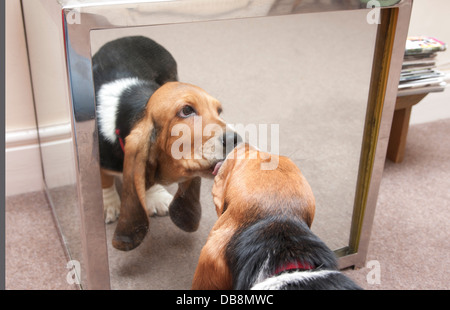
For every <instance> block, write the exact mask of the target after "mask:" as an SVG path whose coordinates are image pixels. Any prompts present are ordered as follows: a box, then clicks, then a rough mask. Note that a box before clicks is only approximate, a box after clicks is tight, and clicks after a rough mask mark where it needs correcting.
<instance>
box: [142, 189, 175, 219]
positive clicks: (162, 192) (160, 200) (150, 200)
mask: <svg viewBox="0 0 450 310" xmlns="http://www.w3.org/2000/svg"><path fill="white" fill-rule="evenodd" d="M172 199H173V196H172V195H171V194H169V192H168V191H167V190H166V189H165V188H164V187H163V186H162V185H159V184H156V185H153V186H152V187H150V188H149V189H148V190H147V192H146V193H145V200H146V209H147V214H148V215H149V216H154V215H158V216H166V215H167V214H169V205H170V203H171V202H172Z"/></svg>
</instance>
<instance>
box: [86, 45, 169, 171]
mask: <svg viewBox="0 0 450 310" xmlns="http://www.w3.org/2000/svg"><path fill="white" fill-rule="evenodd" d="M92 65H93V74H94V84H95V92H96V94H98V91H99V90H100V88H101V86H102V85H103V84H106V83H110V82H113V81H116V80H119V79H123V78H138V80H139V82H138V84H136V85H133V86H130V87H129V88H128V89H126V90H124V91H123V93H122V94H121V96H120V100H119V101H120V102H119V106H118V111H117V118H116V124H115V128H117V129H119V132H120V137H121V138H122V140H123V141H125V138H126V137H127V136H128V135H129V133H130V132H131V130H132V128H133V127H134V125H135V124H136V122H137V121H139V120H140V119H141V118H142V117H143V115H144V111H145V107H146V105H147V102H148V100H149V99H150V97H151V96H152V94H153V93H154V92H155V91H156V90H157V89H158V88H159V87H160V86H161V85H163V84H164V83H166V82H169V81H176V80H177V64H176V61H175V59H174V58H173V57H172V55H171V54H170V53H169V52H168V51H167V50H166V49H165V48H164V47H162V46H161V45H159V44H158V43H156V42H155V41H153V40H151V39H149V38H146V37H142V36H133V37H125V38H121V39H117V40H114V41H111V42H109V43H107V44H105V45H104V46H102V47H101V48H100V50H99V51H98V52H97V53H96V54H95V55H94V57H93V58H92ZM97 102H98V98H97ZM98 126H99V128H100V126H101V125H100V124H98ZM152 138H154V137H153V136H152ZM99 148H100V165H101V167H102V168H107V169H109V170H113V171H118V172H121V171H122V170H123V160H124V153H123V150H122V148H121V146H120V143H119V140H118V139H117V140H116V141H115V143H111V142H109V141H108V140H106V139H105V138H104V137H103V135H102V134H101V131H100V130H99Z"/></svg>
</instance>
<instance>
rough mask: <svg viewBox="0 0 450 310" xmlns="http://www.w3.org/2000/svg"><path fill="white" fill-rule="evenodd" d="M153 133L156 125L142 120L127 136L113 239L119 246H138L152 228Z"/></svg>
mask: <svg viewBox="0 0 450 310" xmlns="http://www.w3.org/2000/svg"><path fill="white" fill-rule="evenodd" d="M142 123H144V122H141V124H142ZM152 133H153V125H152V124H150V125H149V122H145V124H143V125H140V124H138V125H137V126H136V127H135V128H134V129H133V130H132V131H131V133H130V134H129V135H128V136H127V138H126V142H125V160H124V164H123V185H122V197H121V205H120V216H119V220H118V222H117V226H116V230H115V232H114V238H113V241H112V244H113V246H114V247H115V248H116V249H118V250H122V251H129V250H132V249H134V248H136V247H137V246H138V245H139V244H140V243H141V242H142V240H143V239H144V237H145V235H146V234H147V231H148V226H149V220H148V216H147V212H146V211H145V191H146V189H147V188H149V187H150V186H151V185H153V183H154V181H153V178H154V170H155V165H156V163H155V162H152V158H154V156H152V154H151V144H152V138H151V136H152Z"/></svg>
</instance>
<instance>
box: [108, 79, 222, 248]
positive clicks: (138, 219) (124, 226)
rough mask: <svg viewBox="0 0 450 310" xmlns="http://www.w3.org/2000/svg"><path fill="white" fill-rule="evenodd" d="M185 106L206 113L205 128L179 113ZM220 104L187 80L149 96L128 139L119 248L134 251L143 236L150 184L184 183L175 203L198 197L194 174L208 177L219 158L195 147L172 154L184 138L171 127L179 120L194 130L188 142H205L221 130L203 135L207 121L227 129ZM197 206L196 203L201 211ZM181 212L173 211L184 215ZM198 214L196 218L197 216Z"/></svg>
mask: <svg viewBox="0 0 450 310" xmlns="http://www.w3.org/2000/svg"><path fill="white" fill-rule="evenodd" d="M186 105H190V106H192V107H193V108H194V109H195V111H196V112H197V115H199V116H201V117H202V128H200V129H201V130H194V127H193V126H194V117H187V118H182V117H178V116H177V113H179V111H180V110H181V109H183V107H184V106H186ZM220 109H221V104H220V102H219V101H217V100H216V99H214V98H213V97H212V96H210V95H209V94H207V93H206V92H205V91H204V90H202V89H201V88H199V87H197V86H194V85H190V84H185V83H179V82H170V83H166V84H164V85H163V86H161V87H160V88H159V89H158V90H157V91H156V92H155V93H154V94H153V95H152V96H151V98H150V100H149V102H148V103H147V106H146V110H145V115H144V116H143V117H142V119H140V121H139V122H138V123H137V124H136V125H135V126H134V127H133V129H132V131H131V132H130V134H129V135H128V136H127V137H126V139H125V150H124V152H125V160H124V166H123V189H122V197H121V208H120V216H119V221H118V223H117V227H116V231H115V234H114V239H113V245H114V247H116V248H117V249H120V250H131V249H133V248H135V247H136V246H138V245H139V244H140V242H141V241H142V239H143V238H144V237H145V234H146V232H147V230H148V226H149V220H148V216H147V214H146V212H145V192H146V190H147V189H148V188H150V187H151V186H152V185H154V184H156V183H158V184H163V185H164V184H171V183H179V184H180V186H182V184H184V186H182V188H183V190H182V191H179V192H178V194H177V195H175V198H174V200H178V203H177V204H176V207H177V208H179V207H182V206H183V205H184V204H183V203H182V200H183V199H189V198H190V197H192V196H194V197H195V194H192V192H193V191H188V190H187V188H188V187H189V186H190V185H191V183H192V184H195V186H196V188H197V187H198V190H199V186H200V185H199V184H198V182H197V183H196V182H191V179H193V178H195V177H199V176H205V177H210V176H211V168H212V165H213V164H214V163H215V162H216V160H215V159H213V158H207V157H205V156H202V157H201V158H195V156H194V155H195V154H194V152H195V149H194V148H191V159H185V158H181V159H175V158H173V156H172V153H171V147H172V144H173V143H174V142H175V141H176V140H178V139H180V137H179V136H172V135H171V132H172V128H173V127H174V126H176V125H177V124H185V125H187V126H189V128H190V129H191V133H193V134H191V139H190V141H188V142H189V143H191V144H192V145H193V144H194V140H195V139H196V138H197V139H200V141H202V143H201V144H202V145H204V144H206V142H207V141H208V140H209V139H211V138H217V139H218V137H219V136H218V134H219V133H217V136H213V135H212V136H209V137H208V136H206V137H204V136H203V128H204V127H205V126H206V125H208V124H212V125H216V126H218V128H220V129H221V130H222V131H223V133H224V132H225V131H226V123H225V122H224V121H223V120H222V119H221V118H220V116H219V112H218V110H220ZM155 133H156V134H155ZM105 181H107V180H106V179H105ZM105 186H106V185H105ZM184 192H189V193H191V195H190V196H189V197H184V196H183V195H181V194H182V193H184ZM198 207H199V206H197V205H193V206H192V208H194V209H196V210H195V212H197V213H198V212H199V211H198V210H197V209H198ZM178 211H179V210H177V212H175V213H176V214H182V213H180V212H178ZM195 219H196V220H197V217H195ZM194 224H195V223H194ZM197 224H198V223H197ZM188 226H189V225H188ZM196 227H197V226H196V225H191V226H189V228H187V230H189V231H192V230H193V229H196Z"/></svg>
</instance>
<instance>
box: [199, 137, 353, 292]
mask: <svg viewBox="0 0 450 310" xmlns="http://www.w3.org/2000/svg"><path fill="white" fill-rule="evenodd" d="M274 157H275V158H276V159H277V161H278V166H277V167H276V168H275V169H268V170H264V169H261V167H262V165H263V164H264V163H265V162H267V161H270V160H273V158H274ZM212 195H213V201H214V204H215V207H216V212H217V215H218V220H217V221H216V223H215V225H214V226H213V228H212V230H211V232H210V234H209V236H208V239H207V242H206V244H205V246H204V247H203V249H202V251H201V253H200V257H199V260H198V265H197V269H196V271H195V275H194V279H193V283H192V288H193V289H224V290H229V289H240V290H242V289H260V290H263V289H276V290H287V289H289V290H292V289H359V287H358V286H357V285H356V284H354V283H353V282H352V281H351V280H350V279H349V278H347V277H346V276H345V275H343V274H342V273H340V272H339V271H338V269H337V260H336V258H335V255H334V253H333V252H332V251H331V250H330V249H329V248H328V247H327V246H326V245H325V243H323V242H322V241H321V240H320V239H319V238H318V237H317V236H316V235H314V234H313V233H312V231H311V230H310V227H311V224H312V222H313V219H314V213H315V199H314V196H313V192H312V190H311V187H310V185H309V184H308V182H307V181H306V179H305V177H304V176H303V175H302V173H301V172H300V170H299V169H298V167H297V166H296V165H295V164H294V163H293V162H292V161H291V160H290V159H289V158H287V157H283V156H276V155H272V154H268V153H264V152H260V151H258V150H256V149H255V148H253V147H251V146H249V145H248V144H244V143H242V144H239V145H238V146H237V147H236V148H235V150H234V151H232V152H231V153H230V154H229V155H228V156H227V158H226V160H225V162H224V163H223V164H222V165H221V167H220V169H219V170H218V173H217V175H216V177H215V179H214V186H213V189H212Z"/></svg>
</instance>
